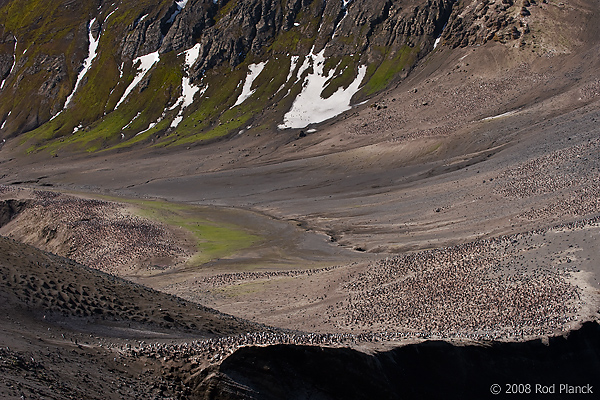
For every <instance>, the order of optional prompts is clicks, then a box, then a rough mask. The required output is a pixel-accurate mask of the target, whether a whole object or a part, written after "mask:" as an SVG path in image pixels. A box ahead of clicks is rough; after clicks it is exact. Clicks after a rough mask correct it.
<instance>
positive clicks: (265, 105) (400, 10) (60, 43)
mask: <svg viewBox="0 0 600 400" xmlns="http://www.w3.org/2000/svg"><path fill="white" fill-rule="evenodd" d="M453 3H454V2H453V1H449V0H435V1H391V0H378V1H361V0H355V1H350V2H345V1H333V0H328V1H323V0H314V1H308V0H302V1H301V0H289V1H284V2H277V1H271V0H252V1H244V2H242V1H235V0H232V1H212V0H199V1H193V0H191V1H180V2H172V1H144V2H133V1H126V0H123V1H121V2H116V3H109V2H102V1H85V2H72V1H62V2H57V3H52V4H51V5H44V6H40V5H39V4H37V2H35V1H23V0H20V1H4V2H3V4H2V6H1V8H0V33H1V36H0V37H1V40H2V45H1V46H0V52H1V55H0V78H1V79H2V86H3V88H2V91H1V92H0V99H1V100H2V101H1V103H0V104H1V105H0V116H1V121H2V122H1V124H2V125H1V126H2V129H1V130H0V132H1V133H0V134H1V136H2V138H4V139H10V138H13V137H17V136H20V137H21V138H20V139H19V140H21V141H22V140H24V142H26V143H27V148H28V149H29V151H36V150H40V149H44V148H48V149H49V150H50V151H52V152H56V151H57V150H58V149H59V148H62V147H63V146H65V145H69V146H70V147H71V148H73V149H76V150H88V151H94V150H99V149H102V148H106V147H115V146H116V147H127V146H131V145H133V144H135V143H137V142H146V143H154V144H156V145H161V146H163V145H169V144H184V143H193V142H197V141H202V140H206V139H211V138H215V137H220V136H223V135H227V134H230V133H237V132H238V131H240V130H243V129H247V127H248V126H250V125H252V126H254V127H255V130H257V132H258V131H259V130H260V129H267V128H268V129H273V128H277V127H279V128H287V127H291V128H301V127H304V126H306V125H308V124H310V123H312V122H320V121H321V120H323V119H327V118H329V117H331V116H335V115H336V114H339V113H340V112H343V111H344V110H346V109H349V107H350V104H351V102H356V101H360V99H362V98H365V97H366V96H369V95H372V94H373V93H376V92H378V91H380V90H382V89H384V88H386V87H388V86H389V85H390V84H391V83H393V82H395V81H397V79H399V78H401V77H403V76H406V74H407V73H408V71H409V70H410V69H411V67H412V66H413V65H414V63H415V62H416V61H417V60H418V59H419V58H420V57H422V56H423V55H424V54H426V53H427V52H429V51H430V50H431V49H432V48H433V45H434V40H435V38H436V37H437V36H438V35H439V34H440V32H441V30H442V27H443V26H444V25H445V24H446V22H447V20H448V17H449V16H450V12H451V9H452V5H453ZM317 100H318V101H317ZM307 103H316V104H307ZM323 109H325V110H326V111H325V112H323V111H322V110H323ZM306 113H310V114H311V115H309V116H308V118H307V117H306V116H305V115H304V114H306ZM26 132H29V133H28V134H27V135H25V136H22V134H24V133H26Z"/></svg>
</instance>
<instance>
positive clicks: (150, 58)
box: [115, 51, 160, 110]
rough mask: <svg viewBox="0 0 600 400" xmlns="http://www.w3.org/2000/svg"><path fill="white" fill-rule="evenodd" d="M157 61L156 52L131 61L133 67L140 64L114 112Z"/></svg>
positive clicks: (158, 56)
mask: <svg viewBox="0 0 600 400" xmlns="http://www.w3.org/2000/svg"><path fill="white" fill-rule="evenodd" d="M159 60H160V55H159V54H158V51H155V52H154V53H150V54H146V55H145V56H141V57H138V58H136V59H135V60H133V65H136V64H138V63H139V64H140V65H139V67H138V71H137V74H136V76H135V78H134V79H133V81H132V82H131V83H130V84H129V86H128V87H127V89H125V93H123V96H122V97H121V99H120V100H119V102H118V103H117V105H116V106H115V110H116V109H117V108H119V106H120V105H121V103H123V101H125V99H126V98H127V96H129V93H131V91H132V90H133V89H134V88H135V87H136V86H137V85H138V84H139V83H140V82H141V81H142V79H144V77H145V76H146V74H147V73H148V71H150V68H152V66H154V64H156V63H157V62H158V61H159Z"/></svg>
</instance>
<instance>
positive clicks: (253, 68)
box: [233, 62, 267, 107]
mask: <svg viewBox="0 0 600 400" xmlns="http://www.w3.org/2000/svg"><path fill="white" fill-rule="evenodd" d="M265 65H267V63H266V62H261V63H258V64H251V65H249V66H248V68H249V69H250V72H248V75H247V76H246V81H245V82H244V87H243V88H242V93H240V96H239V97H238V98H237V100H236V102H235V104H234V105H233V107H235V106H239V105H240V104H242V103H243V102H244V101H246V99H247V98H248V97H250V96H252V95H253V94H254V92H256V89H254V90H251V88H252V84H253V83H254V80H255V79H256V78H258V75H260V73H261V72H262V70H263V68H265Z"/></svg>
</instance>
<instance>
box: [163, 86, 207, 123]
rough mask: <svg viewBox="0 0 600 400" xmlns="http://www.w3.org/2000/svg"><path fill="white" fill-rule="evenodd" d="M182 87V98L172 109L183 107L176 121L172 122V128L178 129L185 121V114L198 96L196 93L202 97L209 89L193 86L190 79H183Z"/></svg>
mask: <svg viewBox="0 0 600 400" xmlns="http://www.w3.org/2000/svg"><path fill="white" fill-rule="evenodd" d="M181 86H182V87H181V97H180V98H179V100H177V102H176V103H175V107H172V108H171V109H175V108H176V107H177V106H181V109H180V110H179V114H177V117H175V119H174V120H173V121H172V122H171V128H177V126H179V124H180V123H181V121H183V112H184V111H185V109H186V108H187V107H189V106H190V105H191V104H192V103H193V102H194V96H196V93H198V92H200V96H202V95H203V94H204V92H206V89H208V86H205V87H204V88H200V87H198V86H194V85H192V84H191V83H190V78H188V77H185V78H183V82H182V83H181Z"/></svg>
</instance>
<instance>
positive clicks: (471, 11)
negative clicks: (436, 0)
mask: <svg viewBox="0 0 600 400" xmlns="http://www.w3.org/2000/svg"><path fill="white" fill-rule="evenodd" d="M459 3H464V4H460V5H459V6H458V7H455V9H454V11H453V13H452V15H451V17H450V20H449V21H448V27H447V29H446V30H445V31H444V35H443V38H444V41H445V42H446V43H447V44H448V45H450V46H452V47H459V46H460V47H465V46H473V45H478V44H484V43H486V42H488V41H491V40H494V41H497V42H501V43H507V42H511V41H516V40H518V39H520V38H522V36H523V35H524V34H527V33H529V26H528V24H527V21H526V19H525V18H524V17H526V16H528V15H530V13H529V11H528V9H527V7H529V6H530V5H531V3H530V2H529V1H528V0H524V1H513V0H484V1H479V2H470V1H461V2H459Z"/></svg>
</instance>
